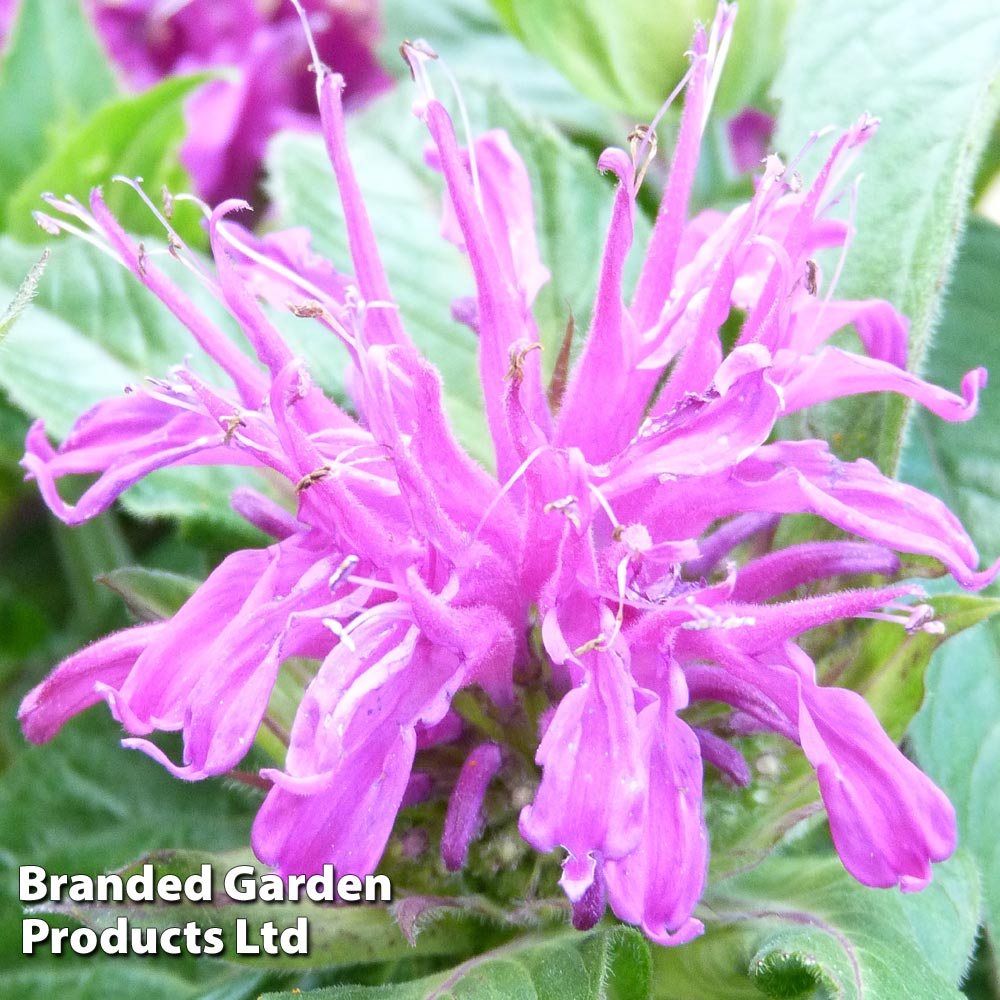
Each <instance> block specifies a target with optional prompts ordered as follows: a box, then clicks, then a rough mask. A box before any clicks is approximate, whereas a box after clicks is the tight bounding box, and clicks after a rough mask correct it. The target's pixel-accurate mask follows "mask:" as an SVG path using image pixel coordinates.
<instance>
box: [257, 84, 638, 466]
mask: <svg viewBox="0 0 1000 1000" xmlns="http://www.w3.org/2000/svg"><path fill="white" fill-rule="evenodd" d="M465 99H466V102H467V104H468V106H469V114H470V118H471V120H472V127H473V131H474V133H475V134H480V133H481V132H482V131H483V130H485V129H486V128H488V127H491V126H503V127H505V128H506V129H507V130H508V132H509V134H510V136H511V140H512V142H513V144H514V146H515V148H516V149H517V150H518V152H519V153H520V154H521V156H522V158H523V159H524V160H525V165H526V168H527V170H528V173H529V175H530V177H531V180H532V188H533V195H534V208H535V219H536V231H537V233H538V238H539V247H540V251H541V255H542V259H543V262H545V263H547V264H548V265H549V266H550V269H551V270H552V271H553V272H554V273H555V275H556V277H555V278H554V280H553V282H552V283H551V284H550V287H548V288H547V289H543V290H542V293H541V294H540V295H539V299H538V302H537V306H536V316H537V318H538V321H539V334H540V337H541V340H542V343H543V345H544V347H545V350H544V355H543V363H544V365H545V366H546V369H547V370H548V371H549V372H551V370H552V366H553V365H554V364H555V359H556V355H557V353H558V347H559V344H560V342H561V340H562V337H563V334H564V331H565V328H566V323H567V319H568V317H569V315H570V313H571V312H572V314H573V315H574V316H575V318H576V326H577V329H578V330H585V329H586V325H587V322H588V317H589V315H590V308H591V300H592V298H593V295H594V291H595V289H596V287H597V274H598V270H599V265H600V259H601V255H602V252H603V228H604V220H605V219H606V218H607V217H608V216H609V215H610V210H611V203H612V200H613V192H612V189H611V187H610V185H609V184H608V183H607V182H606V181H605V180H603V179H602V178H601V177H600V175H599V173H598V172H597V169H596V167H595V165H594V163H593V160H592V158H591V156H590V155H589V154H588V153H585V152H584V151H583V150H581V149H580V148H579V147H576V146H574V145H572V144H571V143H569V142H568V141H567V140H565V139H564V138H562V137H561V136H560V135H559V134H558V133H556V132H555V131H554V130H553V129H552V128H551V127H547V126H545V125H543V124H541V123H539V122H537V121H536V120H534V119H533V118H531V117H530V116H529V115H527V114H526V113H525V112H524V111H523V110H522V109H519V108H516V107H515V106H514V105H512V104H511V103H509V102H508V101H506V100H505V99H504V98H503V97H501V96H500V95H499V94H498V93H497V92H496V91H488V92H486V93H485V94H481V93H478V92H476V91H475V90H474V89H472V88H467V90H466V93H465ZM411 103H412V93H411V92H409V91H408V90H407V89H406V88H400V90H399V91H398V92H396V93H395V94H393V95H390V96H389V97H388V98H386V99H384V100H382V101H379V102H378V103H377V104H375V105H373V106H372V107H371V108H370V109H368V110H366V111H365V112H363V113H361V114H359V115H356V116H354V117H353V119H351V120H350V121H349V123H348V137H349V139H348V144H349V147H350V150H351V158H352V161H353V163H354V166H355V169H356V171H357V173H358V180H359V183H360V185H361V188H362V191H363V192H364V195H365V200H366V204H367V208H368V211H369V214H370V217H371V220H372V226H373V228H374V230H375V234H376V237H377V239H378V244H379V249H380V252H381V256H382V261H383V264H384V265H385V268H386V271H387V273H388V277H389V284H390V287H391V288H392V290H393V294H394V296H395V298H396V301H397V302H398V304H399V307H400V311H401V314H402V318H403V323H404V325H405V326H406V328H407V330H408V331H409V332H410V334H411V335H412V337H413V338H414V340H415V341H416V342H417V344H418V345H419V346H420V347H421V349H422V350H423V351H424V353H425V354H426V355H427V356H428V357H429V358H430V360H431V361H432V362H433V363H434V364H436V365H437V366H438V368H439V370H440V371H441V373H442V376H443V379H444V388H445V402H446V406H447V408H448V413H449V416H450V417H451V420H452V422H453V426H454V427H455V428H456V431H457V433H458V435H459V437H460V438H461V440H462V442H463V444H464V445H465V446H466V448H468V449H469V450H470V452H471V453H472V454H473V455H475V456H476V458H478V459H479V460H480V461H482V462H483V463H484V464H489V463H491V462H492V446H491V445H490V443H489V440H488V436H487V433H486V430H485V422H484V416H483V405H482V394H481V390H480V387H479V380H478V378H476V377H475V376H474V375H473V373H474V372H475V371H476V351H477V341H476V337H475V335H474V334H473V333H472V332H471V331H470V330H468V329H467V328H466V327H464V326H462V325H460V324H459V323H457V322H455V321H454V320H452V319H451V315H450V308H451V302H452V301H453V300H454V299H455V298H457V297H459V296H463V295H470V294H473V292H474V283H473V278H472V273H471V269H470V267H469V265H468V262H467V260H466V259H465V257H464V256H463V255H462V254H460V253H459V251H458V250H457V249H456V248H455V247H453V246H451V244H449V243H446V242H445V241H444V239H443V238H442V237H441V235H440V219H441V194H442V191H443V182H442V180H441V178H440V177H439V175H438V174H436V173H435V172H434V171H432V170H430V169H429V168H428V167H427V166H426V164H425V163H424V159H423V149H424V146H425V144H426V142H427V135H426V130H425V129H424V127H423V125H422V124H421V123H420V122H419V121H418V120H417V119H416V118H414V116H413V115H412V114H411V111H410V105H411ZM267 166H268V174H269V188H270V193H271V196H272V198H273V200H274V203H275V208H276V211H277V213H278V219H279V224H280V225H283V226H285V225H307V226H309V227H310V229H311V230H312V233H313V239H314V245H315V248H316V249H317V250H318V251H319V252H321V253H323V254H325V255H326V256H327V257H329V258H330V259H331V260H332V261H333V262H334V264H336V265H337V267H338V268H340V269H341V270H343V271H346V272H348V273H350V272H351V271H352V270H353V269H352V267H351V264H350V257H349V254H348V249H347V239H346V234H345V232H344V226H343V221H342V215H341V212H340V206H339V202H338V201H337V196H336V188H335V185H334V180H333V174H332V170H331V168H330V166H329V164H328V162H327V158H326V153H325V151H324V149H323V146H322V143H321V142H320V141H319V139H318V138H316V137H312V136H303V135H301V134H297V133H290V132H289V133H283V134H280V135H279V136H278V137H277V138H276V139H275V140H274V141H273V142H272V144H271V147H270V151H269V154H268V157H267ZM596 220H600V221H596ZM637 229H638V232H637V241H640V240H644V239H645V237H646V234H647V232H648V225H647V224H646V223H645V221H644V220H643V221H641V222H639V224H638V226H637ZM415 261H419V262H420V266H419V267H415V266H414V262H415ZM632 263H633V265H637V264H638V263H639V261H638V258H637V256H636V257H635V259H634V260H633V262H632ZM632 276H633V280H634V269H633V272H632Z"/></svg>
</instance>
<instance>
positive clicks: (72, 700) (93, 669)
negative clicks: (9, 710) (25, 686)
mask: <svg viewBox="0 0 1000 1000" xmlns="http://www.w3.org/2000/svg"><path fill="white" fill-rule="evenodd" d="M164 627H165V626H164V623H163V622H152V623H150V624H148V625H136V626H135V627H134V628H129V629H125V630H124V631H123V632H115V633H113V634H112V635H109V636H107V637H106V638H104V639H101V640H99V641H98V642H95V643H93V644H92V645H90V646H87V647H86V648H85V649H81V650H80V651H79V652H78V653H74V654H73V655H72V656H69V657H67V658H66V659H65V660H63V661H62V663H60V664H59V666H57V667H56V668H55V669H54V670H53V671H52V673H51V674H49V676H48V677H46V678H45V680H44V681H42V683H41V684H39V685H38V686H37V687H34V688H32V689H31V691H29V692H28V693H27V694H26V695H25V696H24V700H23V701H22V702H21V707H20V708H19V709H18V713H17V718H18V721H19V722H20V723H21V728H22V729H23V730H24V735H25V736H26V737H27V738H28V739H29V740H31V742H32V743H45V742H47V741H48V740H50V739H52V737H53V736H55V734H56V733H57V732H59V730H60V729H61V728H62V726H63V724H64V723H65V722H66V721H67V720H69V719H71V718H72V717H73V716H74V715H76V714H77V713H79V712H82V711H83V710H84V709H86V708H89V707H90V706H91V705H95V704H96V703H97V702H99V701H100V700H101V699H102V698H103V697H104V694H103V690H102V688H103V687H104V686H109V687H117V686H118V685H120V684H121V683H122V682H123V681H124V680H125V678H126V677H127V676H128V673H129V671H130V670H131V669H132V667H133V665H134V664H135V661H136V660H137V659H138V658H139V656H140V655H141V654H142V652H143V651H144V650H145V649H146V647H147V646H148V645H149V644H150V643H152V642H155V641H156V640H157V639H158V638H159V636H160V634H161V633H162V632H163V629H164Z"/></svg>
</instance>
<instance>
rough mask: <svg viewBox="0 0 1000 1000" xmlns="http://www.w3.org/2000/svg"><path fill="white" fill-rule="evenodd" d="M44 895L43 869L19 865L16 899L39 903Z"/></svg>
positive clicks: (35, 866) (38, 866)
mask: <svg viewBox="0 0 1000 1000" xmlns="http://www.w3.org/2000/svg"><path fill="white" fill-rule="evenodd" d="M46 894H47V893H46V889H45V869H44V868H43V867H42V866H41V865H21V869H20V871H19V873H18V897H19V898H20V900H21V902H22V903H40V902H41V901H42V900H43V899H45V897H46ZM42 923H43V924H44V923H45V921H44V920H43V921H42ZM45 926H46V927H48V926H49V925H48V924H45Z"/></svg>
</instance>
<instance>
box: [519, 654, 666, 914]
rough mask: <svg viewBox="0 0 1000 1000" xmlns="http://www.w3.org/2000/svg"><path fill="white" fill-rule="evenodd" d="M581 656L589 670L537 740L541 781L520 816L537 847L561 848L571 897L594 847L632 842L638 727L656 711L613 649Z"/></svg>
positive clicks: (639, 788)
mask: <svg viewBox="0 0 1000 1000" xmlns="http://www.w3.org/2000/svg"><path fill="white" fill-rule="evenodd" d="M589 659H590V660H591V662H592V664H593V666H592V668H591V670H590V671H589V672H588V673H587V675H586V677H585V679H584V681H583V683H582V684H581V685H580V686H579V687H576V688H574V689H573V690H572V691H570V692H569V693H568V694H566V695H564V696H563V699H562V701H561V702H560V703H559V707H558V708H557V709H556V713H555V715H554V716H553V718H552V720H551V722H550V723H549V726H548V729H547V730H546V732H545V736H544V737H543V738H542V741H541V743H540V744H539V746H538V752H537V754H536V755H535V761H536V763H538V764H539V765H541V767H542V769H543V773H542V783H541V785H539V787H538V791H537V792H536V793H535V800H534V802H533V803H532V804H531V805H528V806H525V807H524V809H523V810H522V811H521V820H520V830H521V835H522V836H523V837H524V838H525V840H527V841H528V843H530V844H531V845H532V846H533V847H535V848H536V849H537V850H539V851H543V852H548V851H551V850H553V849H554V848H555V847H557V846H561V847H563V848H565V849H566V851H567V852H568V854H569V857H568V858H567V860H566V862H565V864H564V866H563V879H562V881H561V882H560V884H561V885H562V886H563V888H564V889H565V890H566V893H567V895H568V896H569V898H570V900H571V901H576V900H578V899H580V898H581V897H582V895H583V893H584V892H585V891H586V890H587V888H589V885H590V879H592V877H593V863H592V858H593V854H594V852H599V853H600V854H601V855H603V856H604V857H605V858H608V859H611V858H621V857H624V856H625V855H626V854H628V853H629V852H631V851H632V850H634V848H635V846H636V843H637V841H638V838H639V836H640V832H641V829H642V820H643V813H644V799H645V795H646V784H647V781H648V778H647V764H646V761H645V760H644V759H643V756H642V749H641V748H642V740H643V730H644V729H648V727H649V726H650V725H651V724H652V721H653V715H654V714H655V711H656V707H655V706H656V703H655V701H654V702H653V703H649V702H648V698H646V697H645V696H644V695H643V694H642V692H640V691H639V690H638V689H636V688H635V686H634V685H633V684H632V682H631V679H630V678H629V677H628V675H627V671H626V670H625V668H624V665H623V664H622V663H621V661H620V660H619V659H618V658H616V657H615V656H614V655H613V654H611V653H600V654H591V655H590V657H589ZM644 702H646V703H645V704H644ZM588 857H590V858H591V862H590V863H588V862H587V861H586V859H587V858H588ZM588 872H589V875H588Z"/></svg>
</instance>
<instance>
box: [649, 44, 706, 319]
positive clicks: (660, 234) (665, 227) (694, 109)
mask: <svg viewBox="0 0 1000 1000" xmlns="http://www.w3.org/2000/svg"><path fill="white" fill-rule="evenodd" d="M707 52H708V38H707V37H706V35H705V31H704V29H703V28H700V27H699V28H698V30H697V31H696V32H695V36H694V41H693V42H692V43H691V56H692V70H691V79H690V82H689V83H688V89H687V94H686V95H685V100H684V113H683V115H682V117H681V129H680V133H679V135H678V136H677V145H676V147H675V148H674V159H673V163H672V164H671V167H670V177H669V178H668V179H667V183H666V186H665V187H664V189H663V198H662V199H661V201H660V208H659V212H658V213H657V216H656V224H655V226H654V227H653V233H652V235H651V236H650V240H649V248H648V250H647V251H646V259H645V261H644V262H643V265H642V273H641V274H640V276H639V283H638V285H637V286H636V291H635V296H634V298H633V299H632V310H631V311H632V315H633V317H634V319H635V324H636V327H637V328H638V329H640V330H645V329H647V328H648V327H650V326H652V325H653V323H654V322H655V320H656V316H657V314H658V313H659V311H660V309H661V308H662V306H663V303H664V302H666V300H667V297H668V295H669V294H670V285H671V282H672V280H673V276H674V267H675V263H676V260H677V250H678V246H679V244H680V241H681V234H682V233H683V230H684V220H685V218H686V216H687V206H688V199H689V198H690V196H691V187H692V185H693V184H694V175H695V168H696V167H697V165H698V148H699V147H700V145H701V136H702V132H703V131H704V128H705V106H706V102H707V90H708V82H709V77H710V75H711V72H712V68H713V67H712V66H711V65H710V64H709V60H708V58H707Z"/></svg>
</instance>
